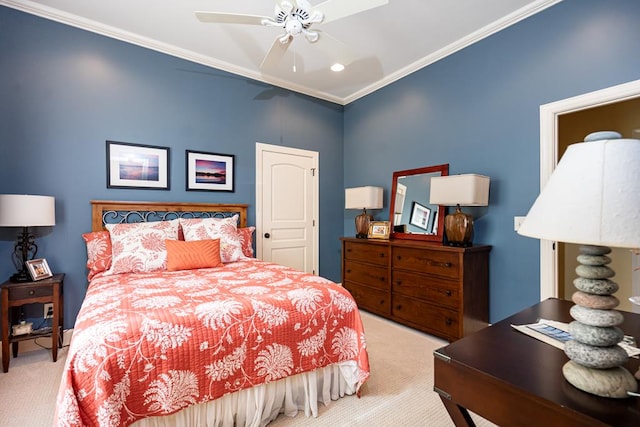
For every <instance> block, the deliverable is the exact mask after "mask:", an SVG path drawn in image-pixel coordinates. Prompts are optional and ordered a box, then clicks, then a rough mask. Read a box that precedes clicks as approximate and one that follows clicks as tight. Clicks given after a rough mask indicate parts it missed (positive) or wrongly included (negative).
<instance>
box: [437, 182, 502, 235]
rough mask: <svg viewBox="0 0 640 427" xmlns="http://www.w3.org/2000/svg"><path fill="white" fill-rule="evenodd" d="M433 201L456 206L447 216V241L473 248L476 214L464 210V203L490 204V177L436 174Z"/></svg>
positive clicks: (474, 204)
mask: <svg viewBox="0 0 640 427" xmlns="http://www.w3.org/2000/svg"><path fill="white" fill-rule="evenodd" d="M429 203H430V204H432V205H441V206H455V207H456V210H455V212H454V213H452V214H449V215H447V216H446V217H445V219H444V232H445V235H446V236H447V242H448V244H449V245H450V246H462V247H469V246H471V245H472V244H473V216H471V215H469V214H467V213H464V212H462V210H461V209H460V206H487V205H488V204H489V177H488V176H484V175H476V174H464V175H447V176H437V177H433V178H431V192H430V196H429Z"/></svg>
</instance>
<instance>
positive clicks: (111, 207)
mask: <svg viewBox="0 0 640 427" xmlns="http://www.w3.org/2000/svg"><path fill="white" fill-rule="evenodd" d="M91 205H92V214H91V229H92V231H99V230H103V229H104V226H105V225H106V224H129V223H136V222H153V221H168V220H172V219H178V218H230V217H232V216H233V215H236V214H237V215H238V227H246V226H247V207H248V205H246V204H216V203H170V202H117V201H115V202H114V201H100V200H92V201H91Z"/></svg>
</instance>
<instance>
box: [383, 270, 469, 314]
mask: <svg viewBox="0 0 640 427" xmlns="http://www.w3.org/2000/svg"><path fill="white" fill-rule="evenodd" d="M391 274H392V281H391V289H392V292H393V293H394V294H399V295H404V296H408V297H414V298H419V299H421V300H424V301H426V302H432V303H434V304H439V305H444V306H446V307H450V308H453V309H457V308H458V304H459V303H460V290H459V288H458V286H457V284H456V283H455V282H451V281H448V280H447V279H443V278H434V277H430V276H421V275H419V274H412V273H408V272H405V271H400V270H395V271H393V273H391Z"/></svg>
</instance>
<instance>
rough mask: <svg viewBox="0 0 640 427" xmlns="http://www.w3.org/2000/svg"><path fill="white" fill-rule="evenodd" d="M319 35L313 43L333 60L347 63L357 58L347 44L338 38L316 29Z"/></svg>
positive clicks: (343, 63)
mask: <svg viewBox="0 0 640 427" xmlns="http://www.w3.org/2000/svg"><path fill="white" fill-rule="evenodd" d="M317 32H318V34H319V35H320V37H318V41H316V42H315V43H314V45H315V46H317V47H318V48H319V49H322V50H323V51H324V52H325V53H326V54H327V55H328V56H329V57H330V58H331V60H332V61H333V62H339V63H341V64H342V65H345V66H346V65H349V64H350V63H352V62H353V61H355V60H356V59H357V58H358V55H356V54H355V53H354V52H353V51H352V50H351V48H349V46H347V45H346V44H344V43H342V42H341V41H340V40H338V39H336V38H333V37H331V36H330V35H329V34H327V33H325V32H323V31H319V30H317Z"/></svg>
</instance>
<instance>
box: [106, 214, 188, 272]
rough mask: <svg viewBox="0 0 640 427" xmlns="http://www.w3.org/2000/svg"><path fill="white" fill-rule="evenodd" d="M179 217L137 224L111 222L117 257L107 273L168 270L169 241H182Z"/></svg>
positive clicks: (111, 233) (113, 253) (109, 227)
mask: <svg viewBox="0 0 640 427" xmlns="http://www.w3.org/2000/svg"><path fill="white" fill-rule="evenodd" d="M178 226H179V222H178V220H177V219H174V220H171V221H157V222H141V223H135V224H107V225H106V227H107V230H108V231H109V234H110V236H111V248H112V256H113V259H112V261H111V268H110V269H109V270H108V271H107V272H105V274H121V273H147V272H150V271H156V270H166V268H167V250H166V247H165V244H164V241H165V240H167V239H168V240H178Z"/></svg>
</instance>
